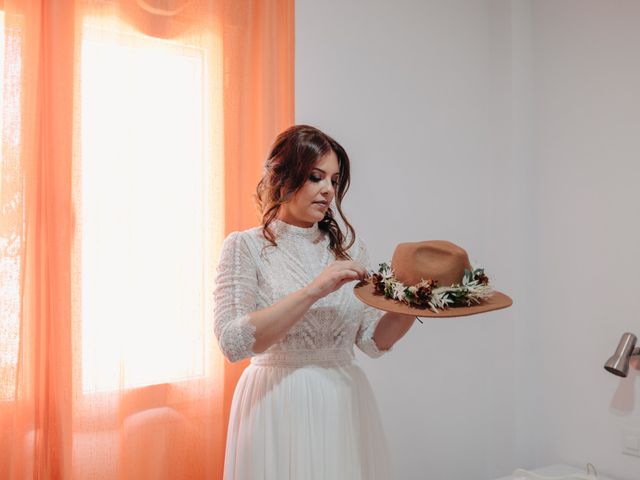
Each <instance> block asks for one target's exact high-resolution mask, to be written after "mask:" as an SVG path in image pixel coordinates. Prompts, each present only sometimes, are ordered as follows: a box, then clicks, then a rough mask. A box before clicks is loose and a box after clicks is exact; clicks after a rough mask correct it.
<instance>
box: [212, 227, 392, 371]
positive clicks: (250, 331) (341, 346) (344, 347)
mask: <svg viewBox="0 0 640 480" xmlns="http://www.w3.org/2000/svg"><path fill="white" fill-rule="evenodd" d="M270 227H271V229H272V230H273V231H274V233H275V235H276V242H277V243H278V246H277V247H274V246H273V245H271V244H270V243H269V242H268V241H267V240H266V239H265V238H264V237H263V235H262V227H261V226H260V227H255V228H252V229H249V230H245V231H243V232H233V233H231V234H230V235H229V236H228V237H227V238H226V239H225V241H224V244H223V246H222V253H221V256H220V261H219V263H218V272H217V273H218V274H217V278H216V286H215V290H214V305H215V309H214V332H215V335H216V337H217V339H218V343H219V345H220V348H221V350H222V352H223V353H224V354H225V356H226V357H227V358H228V359H229V360H231V361H232V362H235V361H237V360H240V359H242V358H246V357H254V356H255V358H254V360H259V359H260V357H267V356H268V357H270V358H279V359H282V361H284V362H286V361H287V359H291V358H300V357H304V356H305V355H313V354H314V352H316V353H317V352H318V351H322V352H324V356H325V357H326V356H327V353H326V352H329V354H328V355H329V356H336V357H340V356H344V355H351V356H353V345H354V344H355V345H357V346H358V348H360V349H361V350H362V351H363V352H364V353H366V354H367V355H369V356H370V357H373V358H375V357H378V356H380V355H382V353H384V352H386V351H381V350H379V349H378V347H377V345H376V344H375V342H374V340H373V333H374V331H375V328H376V326H377V324H378V321H379V320H380V317H382V315H383V314H384V312H383V311H380V310H377V309H375V308H373V307H369V306H367V305H365V304H363V303H362V302H360V301H359V300H358V299H357V298H356V297H355V295H354V293H353V286H354V282H350V283H347V284H345V285H344V286H342V287H341V288H340V289H338V290H337V291H335V292H332V293H331V294H329V295H327V296H326V297H323V298H321V299H320V300H318V301H317V302H315V303H314V304H313V305H312V306H311V308H310V309H309V310H308V311H307V312H306V314H305V315H304V317H303V318H302V319H301V320H300V321H299V322H298V323H296V324H295V325H294V326H293V327H292V328H291V329H290V330H289V332H288V333H287V335H286V336H285V337H284V338H283V339H282V340H281V341H279V342H277V343H275V344H274V345H272V346H271V347H269V348H268V349H267V350H266V351H265V352H263V353H261V354H257V355H256V354H254V353H253V351H252V348H253V344H254V343H255V336H254V335H255V327H254V325H253V324H252V323H251V322H250V321H249V313H251V312H253V311H256V310H260V309H263V308H265V307H268V306H270V305H272V304H274V303H276V302H278V301H279V300H281V299H282V298H284V297H285V296H287V295H288V294H289V293H291V292H294V291H296V290H299V289H300V288H303V287H305V286H306V285H308V284H309V283H310V282H311V281H312V280H313V279H314V278H316V276H317V275H319V274H320V273H321V272H322V271H323V270H324V269H325V268H326V267H327V266H328V265H329V264H330V263H331V262H333V261H334V260H335V257H334V255H333V252H332V251H331V250H330V249H329V235H328V234H327V233H326V232H324V231H322V230H320V229H319V228H318V224H317V223H316V224H314V226H313V227H311V228H303V227H297V226H294V225H290V224H288V223H285V222H283V221H281V220H277V219H276V220H274V221H273V222H272V223H271V224H270ZM263 247H266V248H263ZM349 255H350V256H351V258H352V259H353V260H355V261H357V262H359V263H360V264H362V265H363V266H365V268H367V269H370V268H371V266H370V265H369V258H368V255H367V250H366V247H365V244H364V243H363V242H362V240H361V239H360V237H356V241H355V242H354V244H353V245H352V247H351V249H350V250H349Z"/></svg>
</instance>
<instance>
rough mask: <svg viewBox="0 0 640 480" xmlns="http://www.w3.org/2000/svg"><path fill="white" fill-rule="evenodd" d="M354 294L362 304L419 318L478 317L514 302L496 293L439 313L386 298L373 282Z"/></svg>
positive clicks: (364, 284)
mask: <svg viewBox="0 0 640 480" xmlns="http://www.w3.org/2000/svg"><path fill="white" fill-rule="evenodd" d="M353 292H354V293H355V295H356V297H358V299H360V301H361V302H363V303H366V304H367V305H370V306H372V307H374V308H377V309H378V310H384V311H386V312H393V313H401V314H403V315H415V316H417V317H434V318H442V317H464V316H467V315H476V314H478V313H485V312H491V311H493V310H500V309H501V308H507V307H510V306H511V305H512V304H513V300H511V298H510V297H509V296H508V295H505V294H504V293H502V292H498V291H496V292H495V293H494V294H493V295H492V296H491V297H489V298H488V299H487V300H485V301H483V302H481V303H479V304H476V305H472V306H470V307H451V308H447V309H438V313H436V312H434V311H433V310H431V309H429V308H428V307H417V306H409V305H407V304H406V303H403V302H399V301H398V300H392V299H389V298H386V297H385V296H384V295H382V294H381V293H378V292H376V291H375V289H374V286H373V284H372V283H371V282H359V283H357V284H356V285H355V286H354V287H353Z"/></svg>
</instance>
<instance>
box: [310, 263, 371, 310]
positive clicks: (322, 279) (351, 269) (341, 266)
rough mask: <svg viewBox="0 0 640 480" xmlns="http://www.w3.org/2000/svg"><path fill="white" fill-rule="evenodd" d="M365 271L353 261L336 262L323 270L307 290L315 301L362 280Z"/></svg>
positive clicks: (365, 274)
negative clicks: (348, 284)
mask: <svg viewBox="0 0 640 480" xmlns="http://www.w3.org/2000/svg"><path fill="white" fill-rule="evenodd" d="M366 277H367V270H366V269H365V268H364V267H363V266H362V265H360V264H359V263H358V262H354V261H353V260H336V261H335V262H333V263H332V264H330V265H329V266H328V267H327V268H325V269H324V270H323V271H322V273H320V275H318V276H317V277H316V278H315V279H314V280H313V281H312V282H311V283H310V284H309V285H307V290H308V291H309V292H310V293H311V295H312V296H314V297H315V298H316V299H318V300H319V299H320V298H322V297H325V296H326V295H329V294H330V293H331V292H335V291H336V290H338V289H339V288H340V287H342V286H343V285H344V284H345V283H347V282H352V281H353V280H364V279H365V278H366Z"/></svg>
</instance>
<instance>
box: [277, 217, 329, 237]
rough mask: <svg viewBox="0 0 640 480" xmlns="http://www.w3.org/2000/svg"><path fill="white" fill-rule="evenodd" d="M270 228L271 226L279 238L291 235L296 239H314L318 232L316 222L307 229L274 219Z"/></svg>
mask: <svg viewBox="0 0 640 480" xmlns="http://www.w3.org/2000/svg"><path fill="white" fill-rule="evenodd" d="M271 226H273V229H274V231H275V232H276V234H277V235H278V236H279V237H281V236H288V235H293V236H296V237H303V238H310V239H315V238H316V237H317V235H318V232H319V231H320V229H319V228H318V223H317V222H316V223H314V224H313V225H312V226H311V227H308V228H307V227H298V226H296V225H291V224H290V223H287V222H285V221H283V220H280V219H279V218H274V219H273V222H271Z"/></svg>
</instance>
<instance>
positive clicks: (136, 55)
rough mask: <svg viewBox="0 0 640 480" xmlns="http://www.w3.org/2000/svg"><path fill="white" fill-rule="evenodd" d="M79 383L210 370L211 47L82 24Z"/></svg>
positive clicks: (161, 378) (100, 387)
mask: <svg viewBox="0 0 640 480" xmlns="http://www.w3.org/2000/svg"><path fill="white" fill-rule="evenodd" d="M82 38H83V40H82V51H81V71H80V99H81V100H80V117H79V118H80V122H79V127H80V145H79V147H80V156H79V158H80V159H81V160H80V167H79V171H78V177H79V178H78V179H77V181H79V182H80V188H79V193H78V195H79V199H78V202H77V204H78V205H79V206H80V209H81V211H80V212H78V215H79V218H80V219H81V220H80V222H79V225H78V227H79V232H80V234H81V239H80V244H81V246H80V249H79V251H80V252H81V254H80V256H81V259H80V265H81V267H80V273H79V276H80V281H81V285H80V291H81V295H80V303H81V306H80V307H79V308H80V312H81V313H80V316H79V317H80V318H81V322H82V386H83V391H84V392H93V391H104V390H110V389H115V388H122V387H135V386H142V385H149V384H155V383H165V382H170V381H177V380H181V379H188V378H193V377H198V376H201V375H203V374H204V373H205V368H206V361H205V354H206V351H205V350H206V349H205V345H206V343H205V337H206V331H207V323H206V321H207V315H206V313H207V312H206V309H207V307H206V305H207V303H206V301H207V299H206V293H205V292H206V288H207V285H206V280H205V277H206V272H205V265H206V258H205V257H206V245H205V239H206V238H207V235H208V231H207V218H208V215H209V214H210V212H208V209H207V204H208V203H207V198H208V195H209V193H208V187H207V179H208V178H210V172H209V171H208V170H209V169H210V168H211V167H210V166H209V165H210V163H211V162H210V158H209V154H208V152H209V150H210V149H209V147H208V145H207V142H208V139H207V134H206V132H208V129H209V127H208V125H209V122H210V121H211V119H210V118H209V115H208V113H207V112H208V110H207V108H205V107H206V105H207V104H208V101H209V99H208V93H207V82H206V81H205V78H206V75H207V72H206V69H207V62H206V58H207V57H206V52H204V51H203V50H202V49H198V48H190V47H185V46H183V45H176V44H174V43H171V42H168V41H165V40H160V39H153V38H150V37H146V36H144V35H142V34H136V33H133V32H122V31H109V30H108V29H105V28H104V27H101V26H96V25H94V24H92V23H91V22H87V23H86V24H85V25H84V27H83V37H82Z"/></svg>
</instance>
